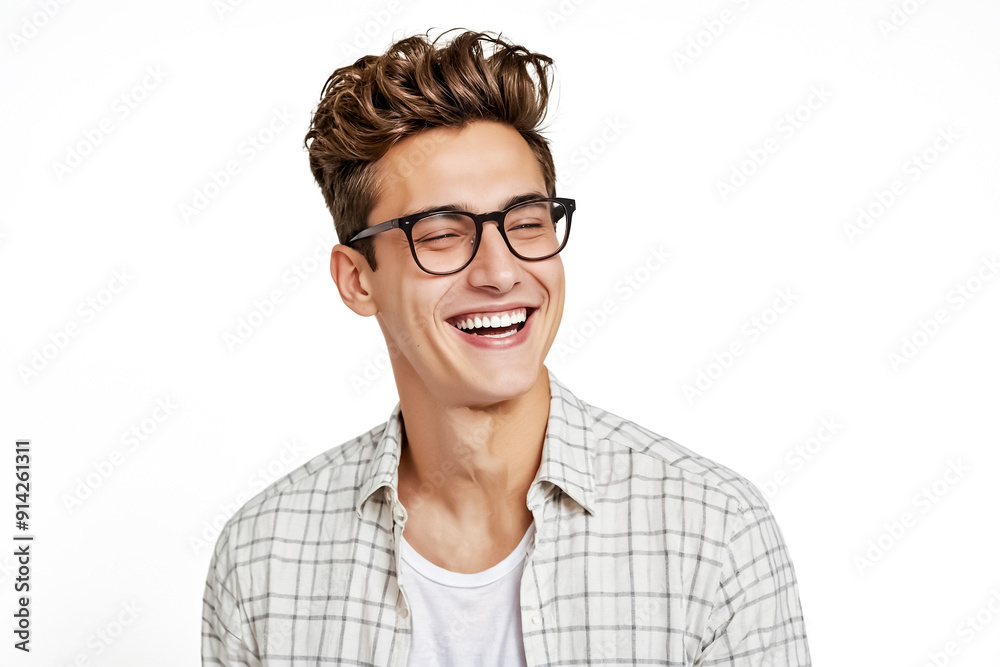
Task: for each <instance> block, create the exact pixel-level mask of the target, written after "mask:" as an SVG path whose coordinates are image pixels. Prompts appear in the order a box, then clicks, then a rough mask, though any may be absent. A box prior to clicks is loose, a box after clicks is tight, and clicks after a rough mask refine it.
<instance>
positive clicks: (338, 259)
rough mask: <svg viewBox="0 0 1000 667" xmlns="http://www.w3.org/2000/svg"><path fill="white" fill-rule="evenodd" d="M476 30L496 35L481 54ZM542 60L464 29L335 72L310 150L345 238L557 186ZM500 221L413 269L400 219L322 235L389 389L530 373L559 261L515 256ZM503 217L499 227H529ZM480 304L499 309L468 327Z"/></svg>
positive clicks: (484, 401)
mask: <svg viewBox="0 0 1000 667" xmlns="http://www.w3.org/2000/svg"><path fill="white" fill-rule="evenodd" d="M482 42H486V43H488V44H492V45H493V46H495V47H496V48H495V51H494V53H493V54H492V55H490V56H486V55H484V53H483V51H482ZM550 64H551V61H550V60H549V59H548V58H546V57H545V56H541V55H537V54H530V53H528V52H527V51H525V50H524V49H523V48H522V47H519V46H514V45H510V44H506V43H503V42H501V41H500V40H499V39H494V38H490V37H487V36H486V35H484V34H482V33H463V34H461V35H459V36H458V37H457V38H455V40H453V41H452V42H451V43H450V44H449V45H448V46H446V47H444V48H441V49H437V48H435V47H434V46H433V45H432V44H429V43H427V42H426V41H425V40H423V39H421V38H411V39H407V40H403V41H402V42H399V43H397V44H396V45H394V46H393V47H391V48H390V49H389V51H388V52H387V54H386V55H384V56H382V57H380V58H375V57H369V58H364V59H362V60H360V61H358V63H356V66H355V67H352V68H346V71H345V70H338V73H335V74H334V76H333V77H332V78H331V79H330V82H328V84H327V92H326V95H325V97H324V100H323V102H322V103H321V105H320V109H319V111H317V114H316V118H314V121H313V129H312V130H311V131H310V135H309V136H311V137H312V138H313V141H312V143H311V144H310V146H309V149H310V160H311V164H312V168H313V171H314V174H315V175H316V178H317V180H318V181H319V182H320V184H321V186H322V188H323V192H324V195H326V196H327V202H328V204H329V205H330V209H331V211H332V212H333V215H334V218H335V222H336V224H337V230H338V235H339V236H340V239H341V241H342V242H346V241H349V240H350V239H351V238H352V237H353V236H354V235H355V234H356V233H358V232H360V231H362V230H365V229H366V228H369V227H372V226H374V225H378V224H379V223H382V222H385V221H389V220H394V219H397V218H401V217H404V216H411V215H413V214H415V213H418V212H426V211H435V210H436V211H439V210H441V209H444V208H450V209H451V210H459V211H467V212H469V213H473V214H483V213H490V212H493V211H501V210H503V209H505V208H507V207H508V206H509V205H510V204H511V203H512V202H513V201H521V200H524V199H525V198H529V199H541V198H548V197H554V195H555V185H554V181H555V173H554V168H553V164H552V157H551V154H550V152H549V150H548V147H547V145H546V142H545V140H544V139H543V138H542V137H541V136H540V135H539V134H538V132H537V129H536V126H537V124H538V123H539V122H540V121H541V119H542V118H543V117H544V115H545V105H546V103H547V99H548V82H547V80H546V77H547V68H548V66H549V65H550ZM529 67H533V68H534V70H535V74H536V76H538V77H540V78H537V79H533V78H532V76H530V75H529V71H528V70H529ZM352 210H353V211H354V213H353V214H352V213H349V211H352ZM354 215H357V216H360V217H357V218H355V217H353V216H354ZM338 216H340V217H338ZM512 217H514V216H512ZM497 223H498V220H494V219H491V220H490V221H485V222H483V223H482V235H481V238H480V241H479V246H478V250H477V251H476V255H475V257H474V258H473V259H472V261H471V262H470V263H469V264H468V265H467V266H465V268H463V269H461V270H460V271H457V272H455V273H451V274H448V275H432V274H431V273H428V272H426V271H425V270H424V269H422V268H420V266H418V264H417V262H416V261H414V256H413V254H411V253H412V252H416V253H418V254H419V252H420V251H418V250H416V249H415V248H412V246H411V245H410V242H409V239H408V236H407V234H406V233H404V231H403V230H402V229H388V230H386V231H385V232H384V233H379V234H377V235H375V236H374V237H372V238H369V239H365V240H364V243H365V244H366V245H367V244H370V247H369V248H367V250H364V249H360V248H357V247H348V246H346V245H337V246H335V247H334V250H333V253H332V257H331V273H332V274H333V277H334V280H335V281H336V283H337V287H338V289H339V291H340V295H341V297H342V298H343V300H344V302H345V303H346V304H347V305H348V306H349V307H350V308H351V309H352V310H354V311H355V312H357V313H359V314H361V315H366V316H368V315H374V316H375V317H376V318H377V320H378V323H379V326H380V327H381V329H382V333H383V335H384V336H385V340H386V344H387V346H388V348H389V354H390V359H391V360H392V365H393V373H394V375H395V379H396V384H397V388H398V389H399V391H400V395H401V398H402V397H403V396H404V395H406V394H409V395H414V393H419V394H422V395H423V394H426V395H433V396H435V397H437V398H438V399H439V400H441V401H444V402H447V403H451V404H460V405H492V404H495V403H499V402H502V401H504V400H506V399H509V398H513V397H515V396H519V395H523V394H525V393H526V392H527V391H528V390H529V389H531V388H532V387H533V386H537V384H536V383H538V382H539V381H540V379H539V378H540V375H541V371H542V369H543V366H542V364H543V362H544V359H545V357H546V355H547V353H548V350H549V349H550V347H551V345H552V342H553V340H554V338H555V335H556V331H557V329H558V326H559V322H560V320H561V318H562V310H563V303H564V298H565V279H564V274H563V267H562V262H561V260H560V258H559V256H558V255H556V256H552V257H549V258H548V259H543V260H541V261H526V260H525V259H523V258H518V257H515V256H514V255H513V254H512V253H511V252H510V249H509V248H508V246H507V244H506V242H505V241H504V238H503V236H502V234H501V232H500V228H499V225H498V224H497ZM505 227H506V228H507V230H508V231H507V233H508V235H511V234H513V233H518V234H524V233H526V230H525V229H519V230H518V231H517V232H512V231H511V226H510V225H509V224H508V225H505ZM538 227H541V225H539V226H538ZM425 242H426V243H429V244H430V245H437V244H438V243H439V241H437V240H433V239H432V240H431V241H425ZM352 245H353V244H352ZM411 248H412V250H411ZM362 253H364V254H362ZM376 258H377V260H378V261H377V263H376V262H375V259H376ZM425 268H426V267H425ZM376 269H377V270H376ZM505 315H506V316H507V317H505ZM477 316H478V317H479V318H480V319H482V320H486V321H489V320H492V318H494V317H495V318H497V319H496V320H495V321H492V322H490V323H491V324H493V325H494V326H492V327H491V328H489V329H486V328H479V329H476V330H475V331H470V330H469V329H468V325H469V324H470V323H475V321H476V318H477ZM522 318H524V319H523V320H522ZM546 386H547V384H546Z"/></svg>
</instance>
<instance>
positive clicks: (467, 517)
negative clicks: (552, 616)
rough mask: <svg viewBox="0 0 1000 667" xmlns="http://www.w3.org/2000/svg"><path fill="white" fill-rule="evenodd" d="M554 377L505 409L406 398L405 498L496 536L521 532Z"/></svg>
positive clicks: (543, 378) (417, 394) (409, 504)
mask: <svg viewBox="0 0 1000 667" xmlns="http://www.w3.org/2000/svg"><path fill="white" fill-rule="evenodd" d="M549 392H550V390H549V378H548V371H547V370H546V369H545V368H544V367H542V368H541V371H540V373H539V376H538V380H537V381H536V382H535V383H534V385H533V386H532V388H531V389H530V390H528V392H527V393H525V394H523V395H521V396H518V397H516V398H513V399H510V400H508V401H505V402H503V403H500V404H496V405H492V406H487V407H482V408H469V407H465V406H453V405H443V404H441V403H440V402H439V401H437V400H436V398H435V396H434V395H433V392H428V391H414V392H409V393H408V394H407V395H405V396H404V395H403V392H400V410H401V412H402V415H403V424H404V435H403V447H402V452H401V459H400V465H399V486H400V498H401V500H402V501H403V505H404V507H406V508H407V511H408V512H428V511H431V512H433V513H434V514H437V515H439V516H442V515H443V516H445V517H447V519H448V520H449V522H451V523H453V524H455V525H462V526H482V527H485V528H486V529H487V530H488V531H489V532H491V533H503V532H508V531H511V530H513V531H515V532H516V531H517V530H521V531H522V532H523V524H524V520H525V517H526V516H527V517H528V518H529V523H530V514H529V513H528V511H527V508H526V505H525V499H526V496H527V492H528V488H529V487H530V486H531V482H532V481H533V480H534V478H535V474H536V473H537V472H538V466H539V465H540V464H541V458H542V444H543V441H544V437H545V430H546V427H547V425H548V415H549V401H550V393H549Z"/></svg>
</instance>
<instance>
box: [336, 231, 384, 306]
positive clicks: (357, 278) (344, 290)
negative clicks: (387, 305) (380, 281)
mask: <svg viewBox="0 0 1000 667" xmlns="http://www.w3.org/2000/svg"><path fill="white" fill-rule="evenodd" d="M330 275H331V276H333V282H334V283H336V284H337V290H338V291H339V292H340V298H341V299H343V300H344V303H345V304H346V305H347V307H348V308H350V309H351V310H353V311H354V312H355V313H357V314H358V315H362V316H364V317H369V316H371V315H374V314H375V313H377V312H378V304H376V303H375V299H374V296H373V295H372V292H371V283H372V270H371V267H369V266H368V260H366V259H365V258H364V256H363V255H362V254H361V253H360V252H358V251H357V250H355V249H354V248H349V247H347V246H346V245H342V244H340V243H338V244H337V245H335V246H333V250H332V251H331V252H330Z"/></svg>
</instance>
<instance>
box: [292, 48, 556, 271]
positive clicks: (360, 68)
mask: <svg viewBox="0 0 1000 667" xmlns="http://www.w3.org/2000/svg"><path fill="white" fill-rule="evenodd" d="M448 32H452V31H448ZM448 32H446V33H444V34H442V35H440V36H439V37H438V38H437V39H435V40H434V41H430V40H428V39H427V38H426V37H425V36H423V35H416V36H413V37H408V38H406V39H403V40H400V41H398V42H396V43H395V44H393V45H392V46H390V47H389V49H388V50H387V51H386V52H385V53H384V54H383V55H381V56H365V57H364V58H361V59H360V60H358V61H357V62H355V63H354V64H353V65H349V66H346V67H341V68H340V69H338V70H336V71H335V72H334V73H333V74H332V75H331V76H330V78H329V79H328V80H327V82H326V85H325V86H324V88H323V93H322V99H321V101H320V103H319V106H318V107H317V109H316V112H315V113H314V114H313V118H312V124H311V127H310V129H309V132H308V133H307V134H306V139H305V141H306V147H307V148H308V151H309V166H310V168H311V169H312V173H313V176H314V177H315V178H316V182H317V183H318V184H319V186H320V190H321V191H322V192H323V197H324V199H325V200H326V205H327V208H328V209H329V210H330V214H331V215H332V216H333V221H334V225H335V227H336V230H337V236H338V238H339V239H340V242H341V243H347V241H348V240H349V239H350V238H351V237H353V236H354V235H355V234H357V233H358V232H359V231H361V230H363V229H364V228H365V227H367V226H368V218H369V215H370V214H371V211H372V209H373V208H374V206H375V204H376V203H377V202H378V200H379V199H380V198H381V197H382V196H383V195H384V194H385V192H386V191H387V190H389V189H391V188H392V187H393V185H394V184H395V183H397V182H398V180H399V179H400V178H401V177H405V176H407V175H409V174H410V173H412V172H413V171H415V170H417V169H419V168H420V167H421V165H422V164H423V162H424V157H425V156H426V154H427V153H428V152H430V151H431V150H433V147H434V146H433V143H432V139H430V138H429V136H426V137H424V138H423V140H422V143H421V149H422V150H419V151H417V152H416V153H415V154H414V155H413V162H412V163H408V164H401V165H398V166H397V168H396V170H390V169H388V168H385V165H380V164H379V160H380V159H381V158H382V157H383V156H384V155H385V154H386V152H387V151H388V150H389V148H390V147H392V146H394V145H395V144H397V143H399V142H400V141H402V140H403V139H405V138H407V137H412V136H414V135H416V134H418V133H421V132H423V131H425V130H428V129H432V128H438V127H453V128H461V127H464V126H465V125H467V124H468V123H470V122H474V121H477V120H488V121H495V122H499V123H502V124H504V125H508V126H510V127H512V128H513V129H515V130H517V131H518V132H519V133H520V134H521V136H522V137H523V138H524V140H525V141H526V142H527V143H528V146H529V147H530V148H531V151H532V153H533V154H534V155H535V158H536V159H537V160H538V164H539V167H540V168H541V170H542V175H543V177H544V179H545V187H546V193H547V195H548V196H550V197H554V196H555V180H556V176H555V166H554V163H553V160H552V154H551V152H550V151H549V147H548V143H547V142H546V140H545V139H544V138H543V137H542V136H541V134H539V125H540V123H541V122H542V120H543V118H544V117H545V113H546V109H547V106H548V100H549V88H550V85H551V84H550V80H549V79H550V75H551V70H550V68H551V66H552V60H551V59H550V58H548V57H547V56H544V55H542V54H539V53H531V52H530V51H528V50H527V49H525V48H524V47H522V46H518V45H515V44H512V43H510V42H508V41H506V40H504V39H503V38H502V37H500V36H492V35H491V34H489V33H484V32H461V33H459V34H458V35H456V36H454V38H453V39H452V40H451V41H450V42H447V43H445V44H442V45H439V44H438V42H440V41H442V39H443V38H444V37H446V36H447V35H448ZM417 141H421V140H420V139H418V140H417ZM354 247H355V248H356V249H357V250H358V251H359V252H360V253H361V254H362V255H363V256H364V257H365V259H366V260H367V261H368V265H369V266H370V267H371V268H372V269H373V270H374V269H376V268H377V267H378V261H377V258H376V257H375V253H374V248H373V244H372V242H371V240H369V239H364V240H361V241H358V242H357V243H356V244H354Z"/></svg>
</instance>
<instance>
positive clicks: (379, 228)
mask: <svg viewBox="0 0 1000 667" xmlns="http://www.w3.org/2000/svg"><path fill="white" fill-rule="evenodd" d="M396 227H399V218H396V219H394V220H389V221H387V222H382V223H379V224H377V225H375V226H374V227H368V228H367V229H364V230H362V231H360V232H358V233H357V234H355V235H354V236H353V237H352V238H351V240H350V241H348V242H347V243H349V244H350V243H354V242H355V241H360V240H361V239H366V238H368V237H369V236H375V235H376V234H379V233H381V232H384V231H387V230H389V229H395V228H396Z"/></svg>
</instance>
